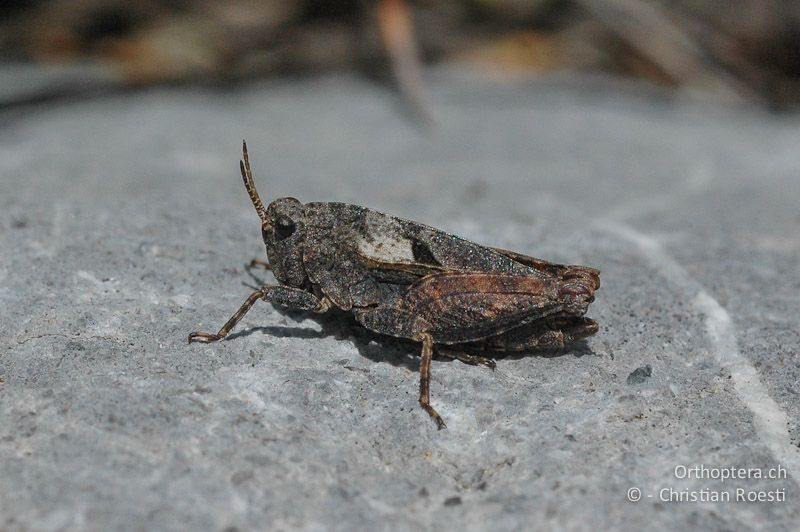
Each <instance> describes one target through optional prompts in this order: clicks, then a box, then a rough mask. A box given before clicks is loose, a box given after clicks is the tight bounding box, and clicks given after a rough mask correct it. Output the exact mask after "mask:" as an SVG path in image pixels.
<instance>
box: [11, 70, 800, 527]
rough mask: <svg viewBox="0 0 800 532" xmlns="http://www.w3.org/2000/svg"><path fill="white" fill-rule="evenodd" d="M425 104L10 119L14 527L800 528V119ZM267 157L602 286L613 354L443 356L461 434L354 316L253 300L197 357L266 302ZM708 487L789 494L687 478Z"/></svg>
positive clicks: (272, 97) (529, 88) (412, 355)
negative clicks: (411, 111)
mask: <svg viewBox="0 0 800 532" xmlns="http://www.w3.org/2000/svg"><path fill="white" fill-rule="evenodd" d="M5 79H6V81H4V82H3V83H13V81H12V80H10V79H8V78H5ZM13 92H14V91H13V89H8V88H7V87H6V88H5V89H4V92H2V94H13ZM430 93H431V108H432V110H433V115H434V117H435V120H436V125H435V126H434V127H433V128H431V129H427V130H422V129H419V128H417V127H416V126H414V125H413V124H412V123H410V122H409V121H407V120H406V119H405V118H404V117H403V116H402V113H401V112H399V108H398V106H397V104H396V100H395V98H394V96H393V95H392V94H390V93H388V92H387V91H386V90H385V89H383V88H381V87H377V86H374V85H371V84H369V83H367V82H364V81H359V80H356V79H352V78H347V77H331V78H325V79H322V80H308V81H295V82H288V81H287V82H272V83H265V84H256V85H251V86H247V87H244V88H241V89H238V90H234V91H230V92H217V91H213V90H203V89H193V88H174V89H155V90H150V91H147V92H141V93H135V94H118V95H109V96H106V97H97V98H93V99H89V100H84V101H74V102H65V101H59V100H56V101H53V102H48V101H46V100H45V101H41V102H40V103H36V104H33V103H32V104H31V105H28V106H26V107H24V108H19V107H11V108H6V109H3V110H2V111H1V112H2V115H1V116H2V120H0V175H2V180H0V250H2V251H0V255H2V261H0V331H2V333H0V379H2V380H0V528H1V529H4V530H28V529H31V530H63V529H72V530H109V529H129V530H153V529H165V530H178V529H202V530H234V529H236V530H249V529H265V528H269V529H284V530H286V529H296V528H302V529H311V530H315V529H334V530H358V529H361V530H376V529H377V530H381V529H411V528H420V527H421V528H440V527H442V526H445V525H446V527H447V528H460V529H468V530H472V529H490V528H491V529H492V530H514V529H519V528H534V529H536V528H538V529H554V528H557V529H570V530H579V529H589V528H592V529H620V530H621V529H630V530H641V529H645V528H646V529H650V530H659V529H688V528H694V529H712V530H713V529H742V528H769V529H772V530H780V529H789V528H792V527H793V526H796V525H797V523H798V522H800V487H799V486H798V482H800V451H799V450H798V445H800V424H799V422H798V420H799V419H800V400H799V398H800V365H799V364H798V361H799V360H800V355H798V353H799V352H800V333H798V329H799V324H798V315H800V297H798V293H800V275H799V274H798V266H797V265H798V261H800V239H798V237H797V235H798V234H800V215H799V214H798V208H797V207H798V204H800V179H798V174H799V173H800V149H798V146H800V128H798V125H800V121H799V120H798V119H797V118H796V117H776V116H773V115H769V114H766V113H760V112H757V111H748V110H744V111H743V110H741V109H734V108H715V107H711V106H700V105H697V104H691V103H686V102H682V101H680V100H676V99H673V98H672V97H670V96H668V95H664V94H659V93H652V92H650V91H648V90H643V89H640V88H631V87H619V86H615V85H613V84H610V83H607V82H602V81H597V80H589V79H569V80H560V81H532V82H521V83H514V84H499V83H494V82H489V81H480V80H477V79H475V78H474V77H471V76H470V75H467V74H464V73H454V72H444V71H442V72H437V73H434V74H432V75H431V80H430ZM242 138H246V139H247V141H248V144H249V146H250V152H251V157H252V162H253V170H254V173H255V176H256V180H257V183H258V187H259V190H260V192H261V195H262V197H265V199H266V198H274V197H279V196H287V195H290V196H295V197H298V198H300V199H301V200H303V201H314V200H323V201H325V200H330V201H347V202H352V203H359V204H363V205H367V206H370V207H373V208H376V209H380V210H383V211H386V212H390V213H392V214H396V215H401V216H404V217H407V218H412V219H416V220H419V221H422V222H426V223H429V224H432V225H435V226H439V227H442V228H444V229H448V230H451V231H453V232H456V233H458V234H460V235H463V236H465V237H468V238H471V239H473V240H476V241H478V242H481V243H487V244H492V245H496V246H500V247H505V248H509V249H514V250H518V251H521V252H523V253H528V254H533V255H536V256H539V257H542V258H546V259H549V260H554V261H565V262H571V263H580V264H587V265H591V266H595V267H598V268H600V269H601V270H602V271H603V274H602V280H603V286H602V288H601V289H600V290H599V292H598V293H597V301H596V302H595V303H594V304H593V305H592V307H591V311H590V315H591V316H592V317H593V318H595V319H597V320H598V321H599V322H600V324H601V326H602V330H601V331H600V333H599V334H597V335H596V336H595V337H593V338H591V339H589V341H588V342H587V343H586V344H585V345H578V346H574V347H573V348H571V349H567V350H566V351H565V352H563V353H560V354H558V356H535V355H532V356H524V357H510V358H505V359H501V360H499V361H498V368H497V371H495V372H494V373H493V372H492V371H490V370H488V369H486V368H476V367H471V366H467V365H464V364H461V363H459V362H448V361H434V365H433V370H432V375H433V380H432V400H433V403H434V405H435V406H436V407H437V409H438V410H439V412H440V413H441V414H442V415H443V416H444V417H445V419H446V420H447V422H448V428H447V430H444V431H439V432H437V431H436V430H435V426H434V424H433V423H432V422H431V420H430V419H429V418H428V416H427V415H426V414H425V412H424V411H422V410H421V409H420V408H419V407H418V406H417V393H418V392H417V382H418V376H417V368H418V358H417V354H418V347H417V346H415V345H413V344H408V343H401V342H395V341H392V340H386V339H383V338H376V337H374V336H372V335H370V334H369V333H367V332H365V331H364V330H363V329H360V328H359V327H357V326H356V324H355V323H354V322H353V321H352V320H350V319H348V318H347V317H346V316H345V317H343V316H337V315H332V316H325V317H322V318H312V317H308V316H305V315H302V314H294V313H286V312H283V311H281V310H279V309H277V308H274V307H272V306H270V305H266V304H260V305H258V306H256V307H255V308H254V310H253V311H252V312H251V313H250V314H248V315H247V317H246V319H245V320H244V321H243V322H242V324H241V325H240V326H239V327H238V328H237V330H236V334H234V335H232V336H231V337H230V339H229V340H228V341H225V342H221V343H218V344H213V345H208V346H205V345H198V344H192V345H187V343H186V336H187V334H188V333H189V332H190V331H194V330H216V328H217V327H218V326H219V325H221V324H222V323H223V322H224V320H226V319H227V318H228V317H229V315H230V314H231V313H232V312H233V311H234V310H235V309H236V308H237V307H238V305H239V304H240V303H241V302H242V301H243V300H244V298H245V297H246V296H247V294H249V292H250V290H251V288H249V286H254V285H257V284H259V283H261V282H262V281H266V282H268V281H270V280H271V278H270V276H269V274H268V273H265V272H260V271H253V272H252V274H249V273H248V272H247V271H246V269H245V268H244V265H245V264H246V263H248V262H249V261H250V259H252V258H254V257H261V256H263V246H262V245H261V242H260V231H259V224H258V219H257V217H256V215H255V213H254V212H253V209H252V206H251V205H250V202H249V200H248V199H247V195H246V193H245V191H244V189H243V187H242V185H241V180H240V177H239V175H238V168H237V164H238V158H239V147H240V143H241V139H242ZM701 465H704V466H706V467H710V468H713V467H718V468H730V467H737V468H739V467H743V468H758V469H759V470H760V471H763V472H764V474H767V473H768V472H769V471H768V470H769V469H770V468H777V467H779V466H780V467H781V468H783V471H784V475H785V478H780V479H764V478H762V479H755V478H750V479H738V480H727V481H726V482H724V483H723V482H721V481H719V480H716V479H707V478H676V473H677V476H681V474H680V473H681V470H680V467H681V466H684V467H686V468H691V467H695V466H697V467H699V466H701ZM676 468H678V470H677V471H676ZM684 476H685V475H684ZM631 488H637V489H639V490H641V500H640V501H638V502H629V500H628V496H629V490H630V489H631ZM665 488H666V489H669V488H672V489H674V490H675V491H679V492H683V491H686V492H687V493H689V492H694V493H698V492H700V491H701V490H706V491H709V492H711V491H716V492H722V491H726V492H730V494H731V496H732V497H733V496H734V495H735V494H736V488H741V489H744V490H746V491H748V492H751V491H753V492H757V491H764V492H767V491H770V492H780V491H781V490H783V493H784V497H785V501H781V502H772V503H764V502H762V503H744V502H736V501H735V500H732V501H731V502H727V503H700V502H665V501H662V500H660V499H661V498H662V497H663V491H662V490H663V489H665ZM632 493H633V497H634V498H635V493H636V492H635V490H634V491H633V492H632Z"/></svg>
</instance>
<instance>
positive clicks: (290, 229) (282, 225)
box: [275, 215, 295, 240]
mask: <svg viewBox="0 0 800 532" xmlns="http://www.w3.org/2000/svg"><path fill="white" fill-rule="evenodd" d="M294 228H295V226H294V222H293V221H292V220H291V219H290V218H289V217H288V216H283V215H281V216H278V219H277V220H275V240H283V239H284V238H289V237H290V236H292V234H293V233H294Z"/></svg>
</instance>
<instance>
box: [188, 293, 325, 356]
mask: <svg viewBox="0 0 800 532" xmlns="http://www.w3.org/2000/svg"><path fill="white" fill-rule="evenodd" d="M259 299H261V300H263V301H267V302H270V303H275V304H277V305H281V306H283V307H288V308H290V309H296V310H317V309H319V310H321V311H324V310H326V309H327V307H328V305H327V304H326V298H323V299H320V298H318V297H317V296H315V295H314V294H312V293H311V292H306V291H305V290H300V289H299V288H291V287H288V286H262V287H261V289H260V290H256V291H255V292H253V293H252V294H250V296H249V297H248V298H247V299H246V300H245V302H244V303H242V306H241V307H239V310H237V311H236V312H234V313H233V316H231V318H230V319H229V320H228V321H227V322H225V325H223V326H222V328H221V329H220V330H219V331H218V332H217V333H216V334H213V333H207V332H193V333H191V334H190V335H189V343H192V342H203V343H206V344H207V343H209V342H216V341H217V340H222V339H223V338H225V337H226V336H227V335H228V333H230V332H231V330H232V329H233V328H234V327H235V326H236V324H237V323H239V321H240V320H241V319H242V318H243V317H244V315H245V314H247V312H248V311H249V310H250V309H251V308H252V307H253V305H254V304H255V302H256V301H258V300H259Z"/></svg>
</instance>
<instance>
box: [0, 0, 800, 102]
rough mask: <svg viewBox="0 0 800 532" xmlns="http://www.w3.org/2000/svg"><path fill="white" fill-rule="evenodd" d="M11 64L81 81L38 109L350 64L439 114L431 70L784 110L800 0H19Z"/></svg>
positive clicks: (0, 15) (4, 30)
mask: <svg viewBox="0 0 800 532" xmlns="http://www.w3.org/2000/svg"><path fill="white" fill-rule="evenodd" d="M0 60H2V61H3V62H5V63H7V64H8V63H14V64H18V65H19V64H22V65H25V64H40V65H51V66H57V67H69V69H70V70H71V71H73V72H75V71H76V69H79V70H80V72H81V75H80V76H78V77H72V78H66V79H67V80H66V81H65V80H64V79H62V80H61V82H59V83H49V84H47V85H46V86H44V87H39V88H38V89H37V90H30V91H17V92H16V93H15V98H18V99H22V100H26V99H37V98H43V97H45V98H47V97H51V96H53V95H58V94H74V93H83V92H87V91H91V90H107V89H109V88H113V89H120V88H128V87H142V86H149V85H154V84H166V83H170V84H174V83H202V84H229V83H235V82H239V81H241V80H246V79H251V78H265V77H270V76H287V75H296V76H313V75H318V74H320V73H325V72H330V71H345V70H346V71H357V72H360V73H361V75H364V76H367V77H370V78H372V79H376V80H382V81H385V82H387V83H391V84H393V85H394V86H395V87H396V88H397V89H398V90H399V91H400V92H401V93H402V94H403V95H404V97H405V99H406V100H407V102H408V103H410V104H411V106H412V107H413V108H414V109H416V110H418V111H421V112H423V113H424V108H425V100H424V86H423V84H422V81H421V80H422V79H423V78H422V77H421V69H423V68H425V67H426V66H428V65H436V64H449V63H458V64H459V65H467V66H469V67H472V68H476V69H481V70H483V71H485V72H487V73H488V74H490V75H496V76H498V77H512V78H513V77H519V76H527V75H530V74H531V73H541V72H547V73H551V72H568V71H578V70H579V71H584V72H586V71H589V72H598V73H603V74H610V75H613V76H620V77H624V78H635V79H642V80H647V81H648V82H650V83H653V84H658V85H663V86H667V87H674V88H678V89H686V90H687V91H689V92H691V93H692V94H696V95H702V97H704V98H712V99H716V100H720V101H725V102H748V103H750V102H752V103H754V104H756V105H759V106H764V107H768V108H771V109H776V110H782V109H786V108H789V107H791V106H794V105H796V104H797V103H798V101H800V84H798V80H799V78H798V76H800V2H794V1H789V0H680V1H669V2H668V1H665V0H664V1H660V0H435V1H433V0H419V1H410V0H330V1H311V0H230V1H224V2H223V1H211V0H141V1H137V2H128V1H123V0H50V1H37V0H5V1H4V2H2V3H0ZM5 75H10V74H8V72H7V73H6V74H5ZM20 75H21V74H20ZM20 83H21V82H20ZM8 103H9V101H8V99H6V102H5V104H6V105H7V104H8Z"/></svg>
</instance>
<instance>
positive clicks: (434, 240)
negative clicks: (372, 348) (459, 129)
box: [189, 144, 600, 429]
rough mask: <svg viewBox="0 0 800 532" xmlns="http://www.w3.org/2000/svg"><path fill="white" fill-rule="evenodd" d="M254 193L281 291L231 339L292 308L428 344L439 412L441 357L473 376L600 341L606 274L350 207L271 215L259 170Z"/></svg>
mask: <svg viewBox="0 0 800 532" xmlns="http://www.w3.org/2000/svg"><path fill="white" fill-rule="evenodd" d="M242 151H243V160H242V161H240V168H241V172H242V177H243V178H244V185H245V188H246V189H247V192H248V194H249V195H250V200H251V201H252V202H253V205H254V206H255V209H256V212H257V213H258V216H259V218H261V233H262V236H263V239H264V244H265V245H266V251H267V258H268V263H262V264H263V265H264V266H266V267H268V268H271V269H272V272H273V274H274V275H275V278H276V279H277V281H278V284H276V285H266V286H263V287H261V288H260V289H259V290H257V291H255V292H253V293H252V294H250V296H249V297H248V298H247V300H246V301H245V302H244V303H243V304H242V306H241V308H239V310H237V311H236V312H235V313H234V314H233V316H232V317H231V318H230V319H229V320H228V321H227V323H225V325H223V326H222V328H221V329H220V330H219V331H218V332H217V333H213V334H212V333H206V332H193V333H191V334H190V335H189V342H206V343H207V342H215V341H217V340H221V339H222V338H224V337H225V336H226V335H227V334H228V333H229V332H230V331H231V329H233V327H234V326H235V325H236V324H237V323H238V322H239V320H241V319H242V317H243V316H244V315H245V314H246V313H247V311H249V310H250V308H251V307H252V306H253V304H254V303H255V302H256V301H258V300H259V299H261V300H263V301H267V302H271V303H274V304H277V305H282V306H284V307H288V308H292V309H298V310H309V311H313V312H326V311H327V310H329V309H331V308H333V307H336V308H339V309H342V310H345V311H350V312H352V314H353V315H354V317H355V319H356V321H358V322H359V323H360V324H361V325H363V326H364V327H366V328H367V329H369V330H371V331H374V332H376V333H380V334H384V335H389V336H393V337H398V338H407V339H410V340H413V341H416V342H420V343H421V344H422V355H421V361H420V368H419V373H420V395H419V404H420V405H421V406H422V408H424V409H425V410H426V411H427V412H428V414H429V415H430V416H431V417H432V418H433V419H434V420H435V421H436V424H437V426H438V428H440V429H441V428H444V427H445V423H444V421H443V420H442V417H441V416H440V415H439V414H438V413H437V412H436V410H435V409H434V408H433V407H432V406H431V404H430V369H431V360H432V358H433V355H434V352H436V353H437V354H438V355H440V356H444V357H448V358H454V359H458V360H461V361H462V362H466V363H468V364H472V365H484V366H487V367H490V368H494V367H495V362H494V361H493V360H492V359H490V358H486V357H483V356H478V355H475V354H470V353H469V352H473V353H474V352H478V351H485V352H495V353H497V352H527V351H534V350H538V349H551V348H560V347H563V346H564V345H566V344H567V343H569V342H572V341H574V340H579V339H582V338H586V337H587V336H590V335H592V334H594V333H596V332H597V330H598V326H597V323H596V322H595V321H593V320H591V319H589V318H586V317H584V314H585V313H586V311H587V309H588V306H589V304H590V303H592V301H594V292H595V290H597V289H598V288H599V287H600V278H599V273H600V272H599V271H598V270H596V269H594V268H589V267H585V266H568V265H562V264H554V263H551V262H547V261H544V260H541V259H537V258H534V257H529V256H527V255H522V254H519V253H515V252H512V251H507V250H503V249H498V248H491V247H486V246H482V245H479V244H476V243H473V242H470V241H468V240H465V239H463V238H459V237H457V236H455V235H452V234H449V233H446V232H444V231H440V230H438V229H435V228H433V227H429V226H426V225H423V224H420V223H417V222H412V221H410V220H404V219H402V218H396V217H394V216H389V215H387V214H383V213H380V212H378V211H375V210H372V209H368V208H366V207H360V206H358V205H349V204H345V203H328V202H317V203H305V204H303V203H301V202H300V201H298V200H296V199H294V198H280V199H277V200H275V201H273V202H272V203H270V204H269V206H268V207H266V208H265V207H264V204H263V203H262V202H261V199H260V198H259V195H258V192H257V191H256V187H255V184H254V182H253V175H252V172H251V170H250V161H249V158H248V154H247V145H246V144H243V147H242Z"/></svg>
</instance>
